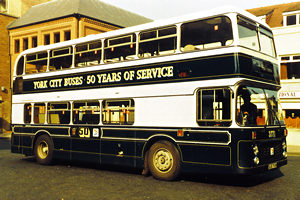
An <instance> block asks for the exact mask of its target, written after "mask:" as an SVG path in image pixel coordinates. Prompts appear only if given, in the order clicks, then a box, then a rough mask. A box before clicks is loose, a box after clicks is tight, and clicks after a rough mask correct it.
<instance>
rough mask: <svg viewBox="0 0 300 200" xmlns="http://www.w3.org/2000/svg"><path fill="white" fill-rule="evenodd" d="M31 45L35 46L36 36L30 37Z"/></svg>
mask: <svg viewBox="0 0 300 200" xmlns="http://www.w3.org/2000/svg"><path fill="white" fill-rule="evenodd" d="M31 47H32V48H34V47H37V36H33V37H32V38H31Z"/></svg>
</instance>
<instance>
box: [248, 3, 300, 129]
mask: <svg viewBox="0 0 300 200" xmlns="http://www.w3.org/2000/svg"><path fill="white" fill-rule="evenodd" d="M248 11H249V12H251V13H252V14H254V15H256V16H257V17H259V18H261V20H263V21H264V22H266V23H267V24H268V25H269V26H270V27H271V28H272V30H273V33H274V38H275V45H276V49H277V55H278V57H279V60H280V78H281V85H282V88H281V90H280V93H279V97H280V101H281V105H282V109H283V111H284V114H285V122H286V125H287V127H288V128H300V1H299V2H294V3H288V4H280V5H274V6H268V7H262V8H254V9H250V10H248Z"/></svg>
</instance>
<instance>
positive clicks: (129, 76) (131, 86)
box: [11, 8, 287, 180]
mask: <svg viewBox="0 0 300 200" xmlns="http://www.w3.org/2000/svg"><path fill="white" fill-rule="evenodd" d="M279 89H280V80H279V74H278V63H277V59H276V52H275V47H274V41H273V35H272V32H271V30H270V28H269V27H268V26H267V25H266V24H264V23H261V22H259V21H258V20H257V19H256V18H255V17H254V16H253V15H251V14H249V13H247V12H245V11H242V10H239V9H235V8H222V9H215V10H210V11H205V12H199V13H195V14H190V15H186V16H181V17H175V18H171V19H166V20H158V21H154V22H151V23H147V24H143V25H138V26H134V27H129V28H124V29H120V30H116V31H111V32H106V33H101V34H97V35H90V36H87V37H84V38H79V39H75V40H70V41H65V42H61V43H57V44H51V45H47V46H39V47H37V48H33V49H29V50H26V51H24V52H22V53H21V54H20V55H19V57H18V59H17V61H16V64H15V72H14V76H13V97H12V130H13V132H12V137H11V151H12V152H13V153H20V154H25V155H27V156H32V155H34V156H35V157H36V160H37V162H38V163H40V164H50V163H51V162H52V161H53V159H65V160H69V161H74V160H75V161H81V162H93V163H98V164H108V165H120V166H127V167H128V166H129V167H134V168H138V169H143V173H144V174H147V173H149V172H150V173H151V174H152V175H153V176H154V177H155V178H157V179H162V180H173V179H175V178H176V177H178V175H179V174H180V172H182V171H196V172H201V173H229V174H251V173H257V172H264V171H268V170H272V169H277V168H279V167H281V166H283V165H285V164H287V145H286V136H287V132H286V128H285V125H284V123H282V121H283V120H282V116H281V110H280V105H279V99H278V90H279Z"/></svg>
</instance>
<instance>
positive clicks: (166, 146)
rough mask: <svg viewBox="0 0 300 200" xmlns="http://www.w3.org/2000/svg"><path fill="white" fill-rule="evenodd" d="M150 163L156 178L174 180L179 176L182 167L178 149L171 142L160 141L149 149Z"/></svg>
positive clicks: (151, 170)
mask: <svg viewBox="0 0 300 200" xmlns="http://www.w3.org/2000/svg"><path fill="white" fill-rule="evenodd" d="M148 164H149V169H150V172H151V173H152V175H153V176H154V177H155V178H157V179H160V180H167V181H171V180H174V179H176V178H177V177H178V175H179V173H180V168H181V167H180V156H179V152H178V149H177V148H176V147H175V146H174V145H173V144H172V143H171V142H168V141H158V142H156V143H154V144H153V145H152V146H151V148H150V150H149V156H148Z"/></svg>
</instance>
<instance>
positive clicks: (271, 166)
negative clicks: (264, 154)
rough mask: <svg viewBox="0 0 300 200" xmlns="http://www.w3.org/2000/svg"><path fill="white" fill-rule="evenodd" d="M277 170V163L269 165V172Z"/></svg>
mask: <svg viewBox="0 0 300 200" xmlns="http://www.w3.org/2000/svg"><path fill="white" fill-rule="evenodd" d="M275 168H277V163H271V164H269V165H268V170H271V169H275Z"/></svg>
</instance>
